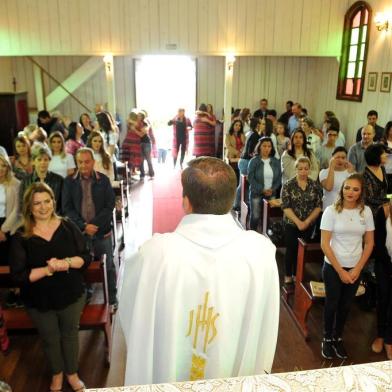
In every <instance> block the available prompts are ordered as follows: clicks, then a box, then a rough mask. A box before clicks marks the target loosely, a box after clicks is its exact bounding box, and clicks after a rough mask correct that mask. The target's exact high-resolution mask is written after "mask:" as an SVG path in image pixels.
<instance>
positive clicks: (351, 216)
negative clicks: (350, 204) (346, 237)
mask: <svg viewBox="0 0 392 392" xmlns="http://www.w3.org/2000/svg"><path fill="white" fill-rule="evenodd" d="M345 210H346V211H347V215H348V218H349V220H350V222H352V221H353V219H354V217H355V215H356V212H357V208H345Z"/></svg>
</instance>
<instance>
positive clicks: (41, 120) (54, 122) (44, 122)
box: [37, 110, 66, 137]
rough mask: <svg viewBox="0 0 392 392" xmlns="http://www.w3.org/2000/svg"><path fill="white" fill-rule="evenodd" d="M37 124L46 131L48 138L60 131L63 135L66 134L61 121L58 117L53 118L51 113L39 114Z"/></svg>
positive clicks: (43, 112)
mask: <svg viewBox="0 0 392 392" xmlns="http://www.w3.org/2000/svg"><path fill="white" fill-rule="evenodd" d="M37 124H38V126H39V127H41V128H43V129H44V130H45V131H46V133H47V135H48V137H49V136H50V134H51V133H52V132H55V131H59V132H61V133H62V134H63V135H64V134H65V129H64V126H63V125H62V124H61V122H60V120H59V119H58V118H56V117H51V115H50V114H49V112H48V111H46V110H41V111H40V112H38V119H37ZM65 136H66V135H65Z"/></svg>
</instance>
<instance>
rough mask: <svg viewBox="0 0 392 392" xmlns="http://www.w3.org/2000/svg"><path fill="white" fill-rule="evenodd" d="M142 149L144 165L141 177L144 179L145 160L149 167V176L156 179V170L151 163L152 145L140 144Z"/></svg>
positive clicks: (141, 168) (141, 166)
mask: <svg viewBox="0 0 392 392" xmlns="http://www.w3.org/2000/svg"><path fill="white" fill-rule="evenodd" d="M140 149H141V153H142V163H141V164H140V176H141V177H144V176H145V172H144V160H146V161H147V165H148V175H149V176H150V177H154V168H153V167H152V161H151V143H150V142H149V143H140Z"/></svg>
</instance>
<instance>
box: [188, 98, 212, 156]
mask: <svg viewBox="0 0 392 392" xmlns="http://www.w3.org/2000/svg"><path fill="white" fill-rule="evenodd" d="M215 125H216V119H215V116H214V115H211V114H209V113H208V112H207V105H205V104H204V103H202V104H201V105H200V107H199V110H198V111H197V112H196V118H195V121H194V122H193V128H194V145H193V155H195V156H196V157H200V156H211V157H213V156H215Z"/></svg>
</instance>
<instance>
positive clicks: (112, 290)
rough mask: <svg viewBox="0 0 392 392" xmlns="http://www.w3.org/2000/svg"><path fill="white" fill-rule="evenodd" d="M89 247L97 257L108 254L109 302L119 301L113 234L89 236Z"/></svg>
mask: <svg viewBox="0 0 392 392" xmlns="http://www.w3.org/2000/svg"><path fill="white" fill-rule="evenodd" d="M87 242H88V245H89V249H91V250H92V251H93V253H94V256H95V258H96V259H97V258H99V257H101V256H102V255H103V254H106V273H107V276H108V292H109V303H110V304H111V305H113V304H115V303H116V302H117V274H116V267H115V266H114V261H113V244H112V236H111V235H110V236H109V237H106V238H91V237H87Z"/></svg>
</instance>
